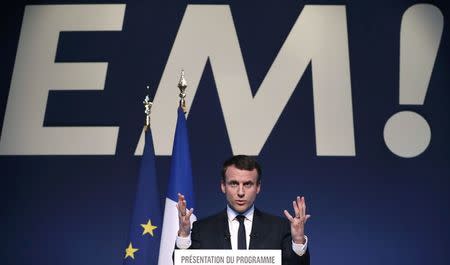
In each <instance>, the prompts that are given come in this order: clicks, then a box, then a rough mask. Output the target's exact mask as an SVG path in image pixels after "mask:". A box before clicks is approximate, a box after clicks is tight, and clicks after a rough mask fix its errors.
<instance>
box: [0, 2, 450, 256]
mask: <svg viewBox="0 0 450 265" xmlns="http://www.w3.org/2000/svg"><path fill="white" fill-rule="evenodd" d="M91 2H92V1H30V2H24V1H15V3H11V4H9V5H7V4H3V6H4V7H2V8H1V11H0V13H1V16H0V17H1V28H2V31H1V32H2V41H1V42H0V54H1V56H0V58H2V63H1V64H0V69H1V74H0V121H1V123H0V124H3V114H4V112H5V108H6V103H7V99H8V93H9V87H10V82H11V76H12V71H13V68H14V62H15V55H16V50H17V45H18V39H19V35H20V28H21V22H22V18H23V12H24V6H25V5H26V4H63V3H76V4H81V3H91ZM102 2H105V3H122V2H124V1H96V3H102ZM432 2H433V3H434V5H435V6H437V7H438V8H439V9H440V10H441V12H442V13H443V15H444V31H443V35H442V40H441V44H440V48H439V51H438V54H437V58H436V61H435V65H434V69H433V73H432V76H431V79H430V84H429V86H428V92H427V96H426V99H425V102H424V104H423V105H421V106H400V105H399V103H398V80H399V34H400V22H401V18H402V15H403V13H404V12H405V10H406V9H407V8H408V7H410V6H412V5H413V4H415V3H419V1H406V0H405V1H400V0H397V1H388V0H382V1H166V2H159V1H125V2H124V3H126V11H125V17H124V22H123V29H122V31H116V32H114V31H112V32H64V33H61V35H60V40H59V43H58V52H57V55H56V61H57V62H91V61H107V62H109V66H108V73H107V78H106V83H105V89H104V91H66V92H62V91H53V92H50V93H49V98H48V103H47V110H46V116H45V122H44V123H45V125H46V126H64V125H66V126H67V125H68V126H89V125H102V126H108V125H111V126H112V125H114V126H119V127H120V131H119V137H118V142H117V149H116V154H115V155H114V156H7V155H6V156H0V175H1V185H0V190H1V192H0V194H1V195H0V202H2V204H3V206H2V207H1V213H2V218H1V227H0V234H1V235H2V237H1V238H2V240H1V244H0V246H1V247H0V253H1V256H2V257H3V259H2V260H3V263H4V264H7V265H9V264H11V265H12V264H15V265H22V264H23V265H25V264H26V265H29V264H48V265H51V264H55V265H56V264H65V265H72V264H74V265H75V264H84V265H90V264H121V263H122V258H123V249H124V246H125V244H126V242H125V241H126V238H127V236H128V228H129V221H130V216H131V210H132V205H133V201H134V191H135V184H136V178H137V175H138V165H139V161H140V158H139V157H137V156H134V151H135V148H136V145H137V142H138V140H139V136H140V133H141V129H142V119H143V116H142V115H143V107H142V105H141V101H142V98H143V95H144V93H145V90H144V88H145V85H146V84H150V85H151V87H156V86H157V85H158V82H159V80H160V78H161V75H162V72H163V70H164V66H165V64H166V62H167V58H168V55H169V53H170V50H171V47H172V44H173V42H174V39H175V36H176V33H177V30H178V27H179V25H180V22H181V19H182V16H183V14H184V11H185V8H186V5H187V4H191V3H201V4H216V3H217V4H229V5H230V7H231V11H232V14H233V19H234V22H235V26H236V30H237V34H238V36H239V42H240V46H241V50H242V54H243V57H244V61H245V65H246V68H247V72H248V76H249V80H250V84H251V87H252V89H253V90H254V91H253V92H254V93H255V92H256V89H257V88H258V87H259V85H260V83H261V82H262V80H263V78H264V76H265V75H266V73H267V70H268V69H269V67H270V66H271V64H272V62H273V60H274V58H275V56H276V55H277V53H278V50H279V48H280V46H281V44H282V43H283V42H284V40H285V38H286V36H287V34H288V33H289V31H290V29H291V27H292V25H293V23H294V22H295V20H296V19H297V17H298V15H299V13H300V12H301V9H302V8H303V6H304V5H305V4H343V5H345V6H346V8H347V23H348V36H349V53H350V66H351V81H352V99H353V115H354V128H355V146H356V156H354V157H337V156H328V157H327V156H317V155H316V150H315V134H314V116H313V100H312V77H311V67H310V66H309V67H308V69H307V70H306V72H305V74H304V75H303V77H302V79H301V81H300V83H299V85H298V86H297V88H296V90H295V92H294V93H293V95H292V96H291V98H290V100H289V102H288V104H287V105H286V108H285V109H284V111H283V113H282V115H281V117H280V119H279V120H278V122H277V124H276V125H275V127H274V129H273V131H272V133H271V135H270V137H269V139H268V140H267V142H266V143H265V145H264V147H263V149H262V151H261V153H260V155H259V160H260V162H261V163H262V165H263V170H264V175H263V182H262V185H263V186H262V193H261V194H260V196H259V198H258V199H257V205H258V207H259V208H263V209H265V210H266V211H268V212H272V213H274V214H278V215H282V210H283V209H285V208H287V209H290V208H289V207H290V205H291V203H290V202H291V200H292V199H293V198H294V197H295V196H296V195H297V194H300V195H304V196H305V197H306V199H307V204H308V210H309V212H310V214H311V215H312V218H311V219H310V221H309V223H308V225H307V234H308V236H309V238H310V251H311V257H312V258H311V260H312V264H318V265H321V264H322V265H324V264H337V265H344V264H355V265H357V264H373V265H375V264H377V265H378V264H390V265H398V264H408V265H419V264H434V265H446V264H450V258H449V255H448V249H450V228H449V224H450V211H449V208H450V180H449V176H450V165H449V162H450V140H449V135H450V127H449V125H450V119H449V111H450V107H449V103H450V102H449V100H450V98H449V96H450V93H449V89H450V75H449V74H448V73H449V69H450V68H449V67H450V65H449V52H450V47H449V43H450V35H449V24H448V16H449V15H450V13H449V9H448V4H447V3H446V2H445V1H432ZM5 5H6V7H5ZM268 36H269V37H268ZM80 39H84V40H85V41H82V42H80V41H79V40H80ZM176 82H177V80H174V88H175V85H176ZM152 93H153V94H154V91H153V92H152ZM24 100H25V102H26V100H30V101H31V100H33V98H27V99H24ZM190 104H192V106H191V110H190V114H189V117H188V126H189V134H190V145H191V153H192V163H193V165H192V167H193V174H194V177H195V188H196V191H197V192H196V195H197V199H198V201H197V208H196V213H197V215H198V216H200V217H205V216H207V215H209V214H212V213H214V212H215V211H218V210H220V209H222V208H224V202H223V201H224V199H223V196H222V194H221V193H220V192H219V177H220V175H219V174H220V167H221V163H222V161H223V160H224V159H225V158H227V157H228V156H230V155H232V151H231V147H230V143H229V140H228V135H227V132H226V127H225V123H224V118H223V114H222V110H221V107H220V103H219V99H218V95H217V90H216V88H215V83H214V77H213V75H212V70H211V67H210V65H209V63H208V64H207V66H206V68H205V71H204V73H203V76H202V79H201V81H200V85H199V88H198V91H197V95H196V98H195V101H194V102H190ZM401 110H413V111H416V112H417V113H420V114H421V115H422V116H423V117H425V119H426V120H427V121H428V123H429V124H430V127H431V129H432V138H431V143H430V145H429V146H428V148H427V149H426V150H425V152H424V153H422V154H421V155H419V156H417V157H415V158H410V159H406V158H400V157H398V156H396V155H394V154H393V153H392V152H391V151H390V150H389V149H388V148H387V147H386V145H385V143H384V140H383V128H384V125H385V123H386V120H387V119H388V118H389V117H391V115H392V114H394V113H396V112H398V111H401ZM175 111H176V110H175V109H174V112H175ZM169 163H170V157H167V156H159V157H158V158H157V171H158V174H159V178H160V179H159V183H160V189H161V191H163V193H164V192H165V190H166V186H167V176H168V174H169V166H170V165H169ZM161 197H164V194H161Z"/></svg>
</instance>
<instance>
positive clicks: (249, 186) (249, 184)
mask: <svg viewBox="0 0 450 265" xmlns="http://www.w3.org/2000/svg"><path fill="white" fill-rule="evenodd" d="M244 186H245V187H246V188H251V187H252V186H253V183H245V184H244Z"/></svg>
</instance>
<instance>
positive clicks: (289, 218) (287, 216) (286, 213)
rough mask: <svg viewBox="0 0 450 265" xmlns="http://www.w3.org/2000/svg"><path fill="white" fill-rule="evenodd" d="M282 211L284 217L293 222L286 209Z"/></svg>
mask: <svg viewBox="0 0 450 265" xmlns="http://www.w3.org/2000/svg"><path fill="white" fill-rule="evenodd" d="M283 213H284V216H286V218H287V219H288V220H289V221H290V222H291V223H292V222H294V217H292V215H290V214H289V212H288V211H286V210H284V211H283Z"/></svg>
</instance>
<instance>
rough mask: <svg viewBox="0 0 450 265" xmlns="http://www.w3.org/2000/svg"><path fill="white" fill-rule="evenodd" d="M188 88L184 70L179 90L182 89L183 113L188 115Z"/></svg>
mask: <svg viewBox="0 0 450 265" xmlns="http://www.w3.org/2000/svg"><path fill="white" fill-rule="evenodd" d="M186 87H187V82H186V79H185V78H184V70H181V77H180V81H179V82H178V88H179V89H180V94H179V96H180V106H181V108H182V109H183V112H184V113H186V112H187V108H186V100H185V97H186Z"/></svg>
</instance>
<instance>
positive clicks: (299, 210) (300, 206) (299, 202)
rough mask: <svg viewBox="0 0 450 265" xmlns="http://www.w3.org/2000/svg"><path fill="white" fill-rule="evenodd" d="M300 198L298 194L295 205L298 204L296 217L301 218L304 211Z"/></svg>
mask: <svg viewBox="0 0 450 265" xmlns="http://www.w3.org/2000/svg"><path fill="white" fill-rule="evenodd" d="M302 198H303V197H300V196H297V206H298V215H297V216H298V217H300V218H302V217H303V216H305V214H304V212H303V202H302Z"/></svg>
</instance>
